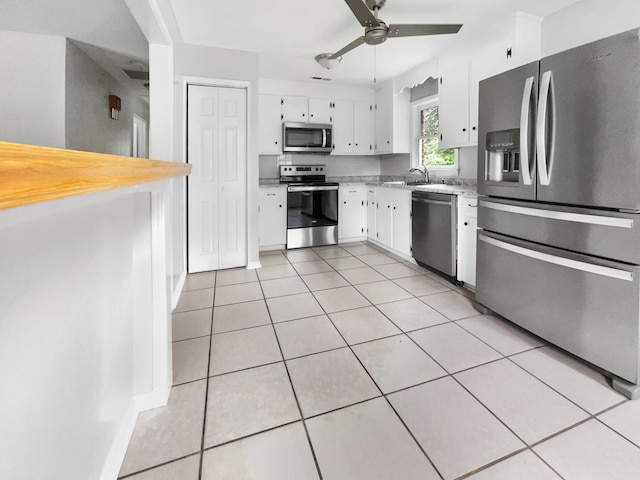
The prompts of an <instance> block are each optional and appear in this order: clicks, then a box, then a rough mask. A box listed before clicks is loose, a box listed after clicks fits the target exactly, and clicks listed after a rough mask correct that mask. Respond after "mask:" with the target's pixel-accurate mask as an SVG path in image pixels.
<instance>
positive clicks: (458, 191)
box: [375, 183, 478, 197]
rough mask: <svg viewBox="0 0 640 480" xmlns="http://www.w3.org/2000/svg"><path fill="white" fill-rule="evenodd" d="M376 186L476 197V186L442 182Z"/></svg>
mask: <svg viewBox="0 0 640 480" xmlns="http://www.w3.org/2000/svg"><path fill="white" fill-rule="evenodd" d="M375 186H376V187H388V188H400V189H403V190H412V191H413V190H416V191H419V192H434V193H448V194H452V195H464V196H466V197H477V196H478V191H477V189H476V187H472V186H469V185H447V184H442V183H430V184H428V185H402V184H398V183H378V184H375Z"/></svg>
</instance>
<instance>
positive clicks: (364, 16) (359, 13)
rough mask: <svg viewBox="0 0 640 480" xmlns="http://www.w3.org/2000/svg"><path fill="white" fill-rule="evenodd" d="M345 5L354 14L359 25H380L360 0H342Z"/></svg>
mask: <svg viewBox="0 0 640 480" xmlns="http://www.w3.org/2000/svg"><path fill="white" fill-rule="evenodd" d="M344 1H345V2H346V3H347V6H348V7H349V8H350V9H351V11H352V12H353V14H354V15H355V16H356V18H357V19H358V21H359V22H360V25H362V26H363V27H377V26H378V25H380V23H379V22H378V19H377V18H376V17H375V16H374V15H373V13H372V12H371V10H369V8H368V7H367V6H366V5H365V4H364V3H363V2H362V0H344Z"/></svg>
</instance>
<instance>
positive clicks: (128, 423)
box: [100, 388, 171, 480]
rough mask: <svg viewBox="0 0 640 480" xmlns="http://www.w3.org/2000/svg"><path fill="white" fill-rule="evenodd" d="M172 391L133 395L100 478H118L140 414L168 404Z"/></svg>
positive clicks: (164, 390) (102, 479) (105, 479)
mask: <svg viewBox="0 0 640 480" xmlns="http://www.w3.org/2000/svg"><path fill="white" fill-rule="evenodd" d="M170 392H171V388H166V389H163V390H161V391H158V392H149V393H144V394H141V395H136V396H135V397H133V399H132V400H131V402H130V404H129V408H128V409H127V412H126V413H125V415H124V417H123V419H122V421H121V422H120V427H119V428H118V432H117V433H116V436H115V438H114V439H113V443H112V444H111V448H110V449H109V453H108V454H107V458H106V460H105V462H104V466H103V468H102V473H101V475H100V480H115V479H116V478H118V473H120V468H121V467H122V462H123V461H124V456H125V455H126V454H127V448H129V442H130V441H131V436H132V435H133V430H134V428H135V426H136V421H137V420H138V415H139V414H140V412H144V411H145V410H151V409H153V408H159V407H164V406H166V405H167V402H168V401H169V393H170Z"/></svg>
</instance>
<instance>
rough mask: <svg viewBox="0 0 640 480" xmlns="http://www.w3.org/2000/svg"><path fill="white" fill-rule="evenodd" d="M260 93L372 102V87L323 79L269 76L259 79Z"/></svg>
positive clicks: (373, 94)
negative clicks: (303, 79) (271, 77)
mask: <svg viewBox="0 0 640 480" xmlns="http://www.w3.org/2000/svg"><path fill="white" fill-rule="evenodd" d="M260 93H261V94H267V95H298V96H302V97H309V98H326V99H330V100H354V101H358V102H374V101H375V92H374V90H373V88H362V87H349V86H343V85H332V84H331V83H328V82H325V81H311V80H310V81H309V82H292V81H287V80H276V79H270V78H261V79H260Z"/></svg>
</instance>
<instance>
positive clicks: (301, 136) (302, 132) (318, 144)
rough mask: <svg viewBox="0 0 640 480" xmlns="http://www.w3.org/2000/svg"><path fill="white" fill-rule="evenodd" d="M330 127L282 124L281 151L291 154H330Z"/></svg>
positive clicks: (325, 125)
mask: <svg viewBox="0 0 640 480" xmlns="http://www.w3.org/2000/svg"><path fill="white" fill-rule="evenodd" d="M331 138H332V132H331V125H329V124H320V123H316V124H314V123H291V122H285V123H283V124H282V139H283V151H284V152H291V153H331V149H332V148H331V146H332V144H331Z"/></svg>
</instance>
